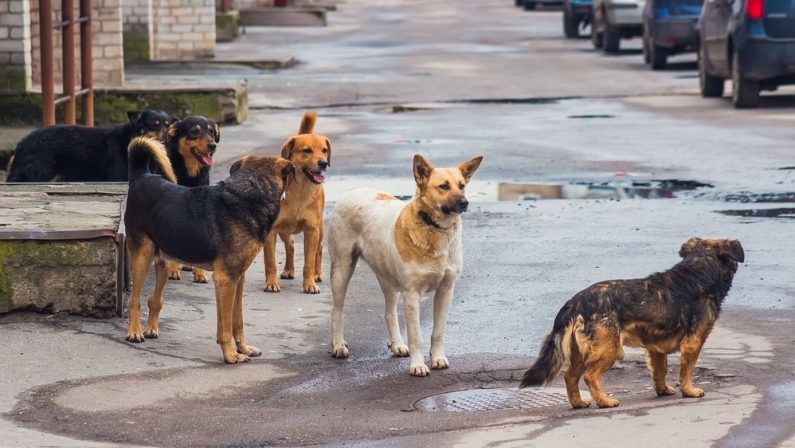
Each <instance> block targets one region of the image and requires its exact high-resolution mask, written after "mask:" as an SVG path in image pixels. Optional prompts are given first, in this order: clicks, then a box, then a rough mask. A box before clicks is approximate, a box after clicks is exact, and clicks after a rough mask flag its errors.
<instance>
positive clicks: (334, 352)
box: [331, 341, 348, 358]
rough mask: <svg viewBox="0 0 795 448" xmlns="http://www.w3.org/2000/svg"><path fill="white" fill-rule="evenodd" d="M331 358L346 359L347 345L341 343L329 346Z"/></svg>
mask: <svg viewBox="0 0 795 448" xmlns="http://www.w3.org/2000/svg"><path fill="white" fill-rule="evenodd" d="M331 356H333V357H335V358H347V357H348V344H346V343H345V342H344V341H343V342H336V343H332V344H331Z"/></svg>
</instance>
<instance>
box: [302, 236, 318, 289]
mask: <svg viewBox="0 0 795 448" xmlns="http://www.w3.org/2000/svg"><path fill="white" fill-rule="evenodd" d="M318 244H320V232H319V231H318V230H317V229H306V231H304V293H306V294H317V293H319V292H320V288H318V287H317V285H316V284H315V262H316V261H317V247H318Z"/></svg>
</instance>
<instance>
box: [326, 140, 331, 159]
mask: <svg viewBox="0 0 795 448" xmlns="http://www.w3.org/2000/svg"><path fill="white" fill-rule="evenodd" d="M326 149H328V152H327V153H326V162H328V166H331V140H329V139H328V138H326Z"/></svg>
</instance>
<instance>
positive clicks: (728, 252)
mask: <svg viewBox="0 0 795 448" xmlns="http://www.w3.org/2000/svg"><path fill="white" fill-rule="evenodd" d="M718 256H720V257H725V258H729V259H731V260H733V261H736V262H738V263H742V262H744V261H745V251H744V250H743V246H742V244H740V242H739V241H737V240H723V241H721V245H720V249H719V250H718Z"/></svg>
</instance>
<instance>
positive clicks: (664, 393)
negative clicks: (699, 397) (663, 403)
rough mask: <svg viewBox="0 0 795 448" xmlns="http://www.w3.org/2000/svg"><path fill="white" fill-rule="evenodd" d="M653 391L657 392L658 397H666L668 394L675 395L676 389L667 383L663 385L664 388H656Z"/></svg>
mask: <svg viewBox="0 0 795 448" xmlns="http://www.w3.org/2000/svg"><path fill="white" fill-rule="evenodd" d="M655 392H657V396H658V397H666V396H668V395H676V389H674V388H673V387H671V386H668V385H666V386H665V389H662V390H657V391H655Z"/></svg>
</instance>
